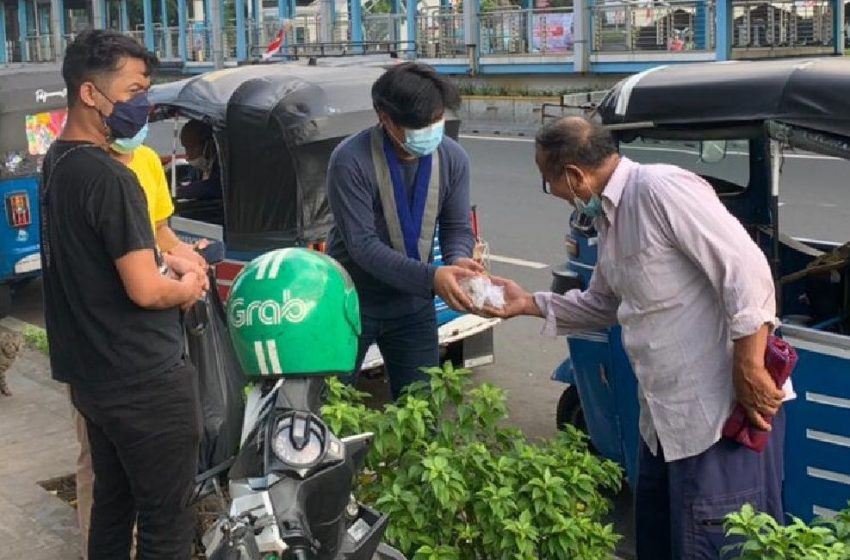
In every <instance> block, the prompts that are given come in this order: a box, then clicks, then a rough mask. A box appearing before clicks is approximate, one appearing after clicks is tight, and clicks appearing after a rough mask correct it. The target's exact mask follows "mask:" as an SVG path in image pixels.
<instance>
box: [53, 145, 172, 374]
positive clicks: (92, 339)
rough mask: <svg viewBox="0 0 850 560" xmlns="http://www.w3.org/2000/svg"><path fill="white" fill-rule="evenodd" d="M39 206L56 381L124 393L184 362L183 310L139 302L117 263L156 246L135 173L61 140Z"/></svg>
mask: <svg viewBox="0 0 850 560" xmlns="http://www.w3.org/2000/svg"><path fill="white" fill-rule="evenodd" d="M40 201H41V219H42V228H41V233H42V236H41V237H42V251H41V263H42V268H43V271H44V303H45V305H44V311H45V318H46V322H47V337H48V340H49V342H50V363H51V367H52V369H53V377H54V379H56V380H58V381H62V382H65V383H70V384H72V385H79V386H81V387H85V386H94V385H96V386H98V387H101V388H102V387H105V386H107V385H115V386H116V387H120V386H121V385H124V384H127V383H136V382H138V381H141V380H143V379H144V378H146V377H153V376H155V375H158V374H161V373H162V372H164V371H166V370H168V369H169V368H171V367H173V366H174V365H175V364H177V363H178V362H179V361H180V359H181V357H182V354H183V345H182V330H181V327H180V318H179V311H178V310H177V309H176V308H175V309H169V310H164V311H162V310H150V309H143V308H141V307H139V306H137V305H136V304H135V303H133V301H132V300H130V298H129V296H128V295H127V292H126V290H125V289H124V284H123V283H122V281H121V277H120V275H119V274H118V269H117V268H116V266H115V260H116V259H119V258H120V257H122V256H124V255H126V254H127V253H129V252H132V251H137V250H141V249H154V248H155V243H154V238H153V232H152V231H151V225H150V219H149V218H148V211H147V203H146V202H145V197H144V193H143V191H142V188H141V186H140V185H139V182H138V180H137V179H136V177H135V175H134V174H133V173H132V172H131V171H130V170H129V169H127V168H126V167H125V166H124V165H122V164H120V163H118V162H116V161H115V160H113V159H112V158H111V157H110V156H109V155H108V154H107V153H106V152H105V151H104V150H102V149H101V148H99V147H97V146H94V145H92V144H87V143H83V142H66V141H57V142H54V144H53V146H51V148H50V150H49V152H48V153H47V156H46V158H45V161H44V167H43V177H42V182H41V193H40Z"/></svg>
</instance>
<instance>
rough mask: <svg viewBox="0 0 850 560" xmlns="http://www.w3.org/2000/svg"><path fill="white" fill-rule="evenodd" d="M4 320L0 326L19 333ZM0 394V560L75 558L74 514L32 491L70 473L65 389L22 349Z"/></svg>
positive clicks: (71, 435) (72, 437)
mask: <svg viewBox="0 0 850 560" xmlns="http://www.w3.org/2000/svg"><path fill="white" fill-rule="evenodd" d="M25 326H26V324H25V323H22V322H21V321H17V320H15V319H12V318H9V317H6V318H4V319H2V320H0V327H2V328H6V329H9V330H16V331H22V330H23V328H24V327H25ZM6 376H7V379H8V382H9V388H10V389H11V390H12V393H13V396H11V397H3V396H0V543H2V545H0V560H20V559H23V558H26V559H27V560H78V559H79V531H78V530H77V518H76V513H75V511H74V509H73V508H72V507H71V506H69V505H68V504H66V503H65V502H63V501H62V500H61V499H59V498H58V497H56V496H53V495H52V494H50V493H49V492H48V491H47V490H44V489H43V488H42V487H41V486H39V485H38V483H39V482H41V481H45V480H50V479H53V478H57V477H60V476H65V475H68V474H71V473H72V472H74V469H75V464H76V458H77V451H78V449H79V446H78V445H77V438H76V434H75V432H74V427H73V425H72V423H71V412H70V402H69V399H68V392H67V387H66V386H64V385H62V384H60V383H56V382H54V381H52V380H51V379H50V367H49V364H48V360H47V357H46V356H44V355H42V354H41V353H40V352H38V351H36V350H32V349H29V348H24V349H23V350H21V353H20V354H19V356H18V358H17V360H16V361H15V363H14V365H13V366H12V367H11V368H10V369H9V371H7V372H6Z"/></svg>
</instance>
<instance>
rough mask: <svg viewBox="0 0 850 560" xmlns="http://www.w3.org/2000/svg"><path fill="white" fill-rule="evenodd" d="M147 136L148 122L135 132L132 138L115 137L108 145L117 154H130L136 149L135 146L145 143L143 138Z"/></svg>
mask: <svg viewBox="0 0 850 560" xmlns="http://www.w3.org/2000/svg"><path fill="white" fill-rule="evenodd" d="M147 137H148V123H145V126H143V127H142V129H141V130H140V131H139V132H137V133H136V135H135V136H133V137H132V138H116V139H115V140H114V141H113V142H112V144H111V145H110V147H111V148H112V149H113V150H115V151H116V152H118V153H119V154H131V153H133V152H134V151H136V148H138V147H139V146H141V145H142V144H144V143H145V138H147Z"/></svg>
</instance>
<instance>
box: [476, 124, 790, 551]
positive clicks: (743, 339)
mask: <svg viewBox="0 0 850 560" xmlns="http://www.w3.org/2000/svg"><path fill="white" fill-rule="evenodd" d="M536 144H537V155H536V159H537V165H538V167H539V168H540V171H541V173H542V174H543V178H544V180H546V181H547V182H548V184H549V188H550V189H551V193H552V194H553V195H555V196H557V197H559V198H562V199H565V200H567V201H569V202H570V203H571V204H573V205H574V206H575V207H576V208H577V209H578V210H579V211H580V212H582V213H584V214H585V215H587V216H588V217H590V218H593V220H594V225H595V227H596V229H597V231H598V234H599V251H598V252H599V260H598V263H597V266H596V269H595V271H594V273H593V277H592V278H591V280H590V285H589V286H588V289H587V290H586V291H583V292H581V291H579V290H573V291H570V292H567V293H566V294H563V295H561V294H553V293H537V294H529V293H527V292H525V291H524V290H523V289H522V288H520V287H519V286H518V285H517V284H516V283H514V282H512V281H510V280H504V279H496V280H495V282H496V283H500V284H502V285H503V286H504V287H505V288H506V301H507V304H506V306H505V308H504V309H502V310H501V311H496V310H493V309H490V310H489V311H490V313H492V314H494V315H498V316H501V317H504V318H507V317H513V316H516V315H531V316H539V317H542V318H544V319H545V325H544V329H543V330H544V333H545V334H551V335H555V334H568V333H573V332H578V331H584V330H592V329H601V328H606V327H610V326H612V325H614V324H616V323H619V324H620V325H622V327H623V343H624V346H625V348H626V352H627V353H628V356H629V359H630V361H631V364H632V366H633V369H634V371H635V374H636V375H637V379H638V386H639V391H638V393H639V394H638V397H639V401H640V410H641V414H640V433H641V439H642V442H641V451H640V458H639V476H638V484H637V489H636V508H635V512H636V530H637V556H638V559H639V560H668V559H670V560H679V559H686V560H695V559H696V560H702V559H705V560H709V559H711V560H716V559H718V558H720V557H721V548H722V547H723V546H725V545H726V544H729V541H727V540H726V539H725V536H724V531H723V526H722V523H723V518H724V516H725V515H726V514H727V513H730V512H732V511H736V510H737V509H739V508H740V507H741V505H743V504H744V503H752V504H753V505H754V506H755V507H757V508H758V509H760V510H762V511H765V512H768V513H770V514H772V515H773V516H774V517H776V519H777V520H779V521H780V522H781V521H782V519H783V510H782V498H781V492H782V471H783V463H782V447H783V440H784V414H783V411H782V410H781V408H780V406H781V403H782V400H783V398H784V395H785V392H784V391H782V390H780V389H777V388H776V386H775V384H774V382H773V380H772V379H771V377H770V375H769V373H768V372H767V370H766V369H765V366H764V353H765V345H766V343H767V336H768V334H769V332H770V330H771V329H772V328H773V325H774V324H775V322H776V321H775V317H774V314H775V311H776V310H775V295H774V286H773V280H772V277H771V272H770V268H769V266H768V264H767V260H766V259H765V257H764V255H763V253H762V252H761V251H760V250H759V248H758V246H756V244H755V243H754V242H753V241H752V239H751V238H750V236H749V235H748V234H747V232H746V230H745V229H744V228H743V226H742V225H741V224H740V223H739V222H738V220H737V219H735V217H733V216H732V215H731V214H730V213H729V212H728V211H727V210H726V208H725V207H724V206H723V204H722V203H721V202H720V200H719V198H718V197H717V195H716V194H715V192H714V191H713V189H712V188H711V186H710V185H709V184H708V183H706V182H705V181H704V180H702V179H701V178H700V177H698V176H697V175H695V174H693V173H691V172H689V171H686V170H683V169H680V168H678V167H674V166H670V165H641V164H638V163H635V162H633V161H630V160H629V159H627V158H625V157H621V156H620V155H619V154H618V153H617V146H616V143H615V141H614V139H613V138H612V137H611V135H610V133H609V132H608V131H607V130H605V129H603V128H602V127H601V126H600V125H598V124H596V123H593V122H591V121H588V120H585V119H583V118H579V117H569V118H565V119H562V120H560V121H558V122H555V123H553V124H551V125H549V126H547V127H544V128H543V129H542V130H541V131H540V133H539V134H538V135H537V139H536ZM736 400H737V402H740V403H741V404H742V405H743V406H744V407H745V409H746V410H747V414H748V416H749V418H750V420H751V421H752V422H753V423H754V424H755V425H757V426H759V427H761V428H763V429H771V426H770V424H769V423H768V420H772V432H771V435H770V441H769V443H768V446H767V448H766V449H765V450H764V451H763V452H762V453H757V452H755V451H752V450H750V449H748V448H746V447H743V446H741V445H739V444H737V443H735V442H733V441H729V440H726V439H723V438H722V435H721V431H722V428H723V424H724V423H725V422H726V419H727V418H728V417H729V415H730V413H731V411H732V409H733V407H734V404H735V402H736Z"/></svg>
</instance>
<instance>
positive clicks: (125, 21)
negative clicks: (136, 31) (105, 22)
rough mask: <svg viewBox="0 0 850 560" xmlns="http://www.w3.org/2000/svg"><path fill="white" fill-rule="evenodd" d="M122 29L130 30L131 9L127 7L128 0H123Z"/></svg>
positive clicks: (125, 31)
mask: <svg viewBox="0 0 850 560" xmlns="http://www.w3.org/2000/svg"><path fill="white" fill-rule="evenodd" d="M121 31H122V32H123V33H127V32H128V31H130V11H129V10H128V9H127V0H121Z"/></svg>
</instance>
